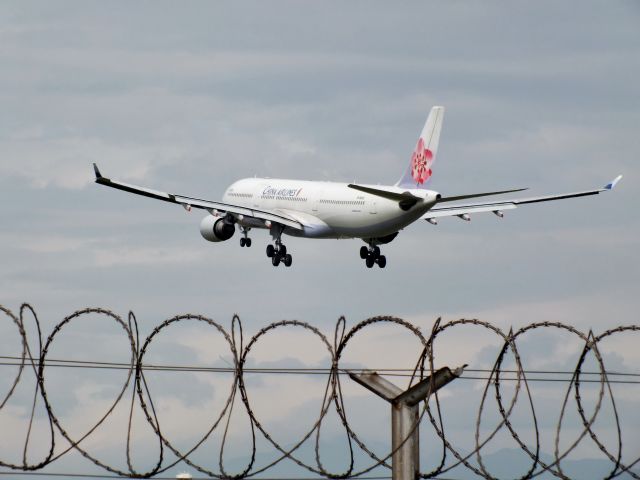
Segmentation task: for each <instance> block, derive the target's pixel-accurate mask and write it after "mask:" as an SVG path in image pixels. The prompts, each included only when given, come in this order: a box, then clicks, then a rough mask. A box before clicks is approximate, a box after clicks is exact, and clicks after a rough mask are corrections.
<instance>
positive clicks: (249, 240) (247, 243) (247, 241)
mask: <svg viewBox="0 0 640 480" xmlns="http://www.w3.org/2000/svg"><path fill="white" fill-rule="evenodd" d="M244 244H245V246H247V247H250V246H251V239H250V238H247V239H246V240H245V241H244Z"/></svg>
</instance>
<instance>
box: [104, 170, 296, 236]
mask: <svg viewBox="0 0 640 480" xmlns="http://www.w3.org/2000/svg"><path fill="white" fill-rule="evenodd" d="M93 170H94V171H95V174H96V183H99V184H100V185H105V186H107V187H112V188H117V189H118V190H124V191H125V192H129V193H135V194H136V195H142V196H145V197H149V198H154V199H156V200H162V201H164V202H170V203H177V204H178V205H182V207H184V208H185V210H187V211H188V210H191V208H201V209H204V210H207V211H208V212H209V213H211V214H225V213H230V214H231V215H233V216H235V217H238V216H240V215H242V216H244V217H253V218H258V219H260V220H264V221H268V222H273V223H279V224H281V225H285V226H287V227H291V228H295V229H297V230H302V229H303V228H304V227H303V225H302V223H300V222H299V221H298V220H296V219H294V218H292V217H290V216H288V215H286V214H284V213H283V212H279V211H271V210H256V209H254V208H247V207H243V206H240V205H233V204H230V203H222V202H214V201H211V200H203V199H200V198H193V197H187V196H184V195H176V194H172V193H166V192H161V191H159V190H153V189H151V188H146V187H139V186H137V185H131V184H129V183H124V182H119V181H117V180H112V179H110V178H107V177H103V176H102V175H101V174H100V170H99V169H98V166H97V165H96V164H95V163H94V164H93Z"/></svg>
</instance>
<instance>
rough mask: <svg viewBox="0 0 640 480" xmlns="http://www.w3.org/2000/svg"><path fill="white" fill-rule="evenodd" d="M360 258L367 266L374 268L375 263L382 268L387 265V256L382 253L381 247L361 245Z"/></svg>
mask: <svg viewBox="0 0 640 480" xmlns="http://www.w3.org/2000/svg"><path fill="white" fill-rule="evenodd" d="M360 258H362V259H363V260H364V262H365V265H366V266H367V268H372V267H373V265H374V264H376V263H377V264H378V266H379V267H380V268H384V267H386V266H387V257H385V256H384V255H382V254H381V253H380V247H379V246H377V245H373V244H371V243H370V244H369V247H365V246H362V247H360Z"/></svg>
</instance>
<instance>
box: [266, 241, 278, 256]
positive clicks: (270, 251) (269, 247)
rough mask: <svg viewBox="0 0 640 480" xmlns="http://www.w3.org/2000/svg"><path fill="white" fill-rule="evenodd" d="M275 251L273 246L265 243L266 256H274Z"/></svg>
mask: <svg viewBox="0 0 640 480" xmlns="http://www.w3.org/2000/svg"><path fill="white" fill-rule="evenodd" d="M275 253H276V249H275V248H274V247H273V245H271V244H269V245H267V257H269V258H275V257H274V254H275Z"/></svg>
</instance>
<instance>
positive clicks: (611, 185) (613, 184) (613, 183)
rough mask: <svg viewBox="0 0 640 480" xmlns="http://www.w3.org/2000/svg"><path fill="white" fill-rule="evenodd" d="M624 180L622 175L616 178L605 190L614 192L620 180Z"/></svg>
mask: <svg viewBox="0 0 640 480" xmlns="http://www.w3.org/2000/svg"><path fill="white" fill-rule="evenodd" d="M621 178H622V175H618V176H617V177H616V178H614V179H613V180H612V181H611V182H609V183H607V184H606V185H605V186H604V188H605V190H613V189H614V187H615V186H616V184H617V183H618V182H619V181H620V179H621Z"/></svg>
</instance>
